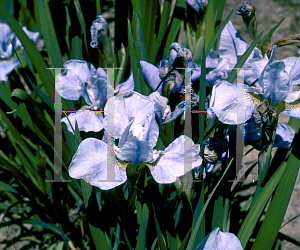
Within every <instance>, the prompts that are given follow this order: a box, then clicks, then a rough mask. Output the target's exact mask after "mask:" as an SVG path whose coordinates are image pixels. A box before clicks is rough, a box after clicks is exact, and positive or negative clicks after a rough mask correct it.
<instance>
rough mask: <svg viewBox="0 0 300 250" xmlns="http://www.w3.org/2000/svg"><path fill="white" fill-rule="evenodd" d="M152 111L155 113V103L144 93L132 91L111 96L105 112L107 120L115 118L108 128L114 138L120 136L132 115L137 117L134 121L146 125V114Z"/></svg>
mask: <svg viewBox="0 0 300 250" xmlns="http://www.w3.org/2000/svg"><path fill="white" fill-rule="evenodd" d="M108 107H109V108H108ZM112 107H113V108H112ZM151 113H153V114H154V105H153V103H152V102H151V101H150V100H149V98H148V97H146V96H143V95H142V94H139V93H137V92H131V93H130V94H128V95H123V96H115V97H111V98H109V99H108V101H107V103H106V106H105V108H104V114H105V119H106V120H107V119H113V120H114V122H113V126H112V125H109V124H108V126H107V129H106V130H107V131H108V133H109V134H110V135H114V138H116V139H117V138H120V137H121V135H122V133H123V131H124V129H125V128H126V127H127V125H128V123H129V121H130V119H131V117H135V121H134V123H137V124H142V125H145V123H146V121H147V116H146V115H147V114H151ZM151 129H152V128H151Z"/></svg>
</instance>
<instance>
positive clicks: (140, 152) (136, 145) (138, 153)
mask: <svg viewBox="0 0 300 250" xmlns="http://www.w3.org/2000/svg"><path fill="white" fill-rule="evenodd" d="M152 155H153V147H152V146H151V144H150V142H149V141H140V140H138V139H137V138H136V137H135V136H134V137H132V138H130V140H129V141H127V142H126V143H125V144H124V146H123V147H122V158H121V160H123V161H128V162H130V163H132V164H133V166H134V167H137V166H138V165H139V164H140V163H141V162H148V161H151V159H152Z"/></svg>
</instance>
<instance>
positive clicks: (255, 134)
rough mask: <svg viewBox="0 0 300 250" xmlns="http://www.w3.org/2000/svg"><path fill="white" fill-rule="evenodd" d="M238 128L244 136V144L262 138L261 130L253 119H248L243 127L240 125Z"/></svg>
mask: <svg viewBox="0 0 300 250" xmlns="http://www.w3.org/2000/svg"><path fill="white" fill-rule="evenodd" d="M240 128H241V130H242V133H243V134H244V142H245V144H248V143H251V142H253V141H257V140H259V139H261V137H262V130H261V128H260V127H259V126H258V125H256V124H255V123H254V122H253V119H250V120H249V121H248V122H247V123H246V124H245V125H241V126H240Z"/></svg>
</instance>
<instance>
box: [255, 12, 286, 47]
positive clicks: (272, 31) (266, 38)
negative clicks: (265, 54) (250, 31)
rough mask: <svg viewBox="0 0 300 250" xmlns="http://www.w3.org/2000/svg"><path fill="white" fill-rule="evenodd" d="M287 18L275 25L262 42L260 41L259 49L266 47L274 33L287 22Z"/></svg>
mask: <svg viewBox="0 0 300 250" xmlns="http://www.w3.org/2000/svg"><path fill="white" fill-rule="evenodd" d="M285 18H286V17H284V18H282V19H281V20H280V22H279V23H278V24H277V25H275V26H274V27H273V28H272V29H271V30H270V31H269V32H268V33H267V34H266V35H265V36H264V37H263V38H262V39H261V40H260V43H259V47H260V49H262V48H263V47H264V45H265V43H266V42H267V40H268V39H271V37H272V35H273V33H274V31H275V30H276V29H277V28H278V27H279V25H280V24H281V23H282V22H283V21H284V20H285Z"/></svg>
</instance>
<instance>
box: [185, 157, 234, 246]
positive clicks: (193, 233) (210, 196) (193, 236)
mask: <svg viewBox="0 0 300 250" xmlns="http://www.w3.org/2000/svg"><path fill="white" fill-rule="evenodd" d="M232 161H233V159H232V160H231V161H230V163H229V164H228V166H227V168H226V169H225V171H224V173H223V175H222V177H221V179H220V180H219V182H218V183H217V185H216V186H215V188H214V189H213V191H212V192H211V194H210V195H209V198H208V199H207V201H206V202H205V205H204V207H203V208H202V211H201V213H200V215H199V217H198V220H197V222H196V224H195V228H194V230H193V231H192V235H191V238H190V240H189V244H188V246H187V248H186V249H187V250H193V246H194V244H195V240H196V236H197V233H198V230H199V229H200V224H201V221H202V218H203V216H204V213H205V210H206V208H207V206H208V204H209V202H210V200H211V198H212V196H213V194H214V193H215V191H216V190H217V188H218V186H219V185H220V183H221V181H222V180H223V178H224V176H225V174H226V173H227V171H228V169H229V167H230V166H231V163H232Z"/></svg>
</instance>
